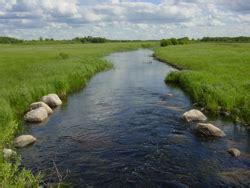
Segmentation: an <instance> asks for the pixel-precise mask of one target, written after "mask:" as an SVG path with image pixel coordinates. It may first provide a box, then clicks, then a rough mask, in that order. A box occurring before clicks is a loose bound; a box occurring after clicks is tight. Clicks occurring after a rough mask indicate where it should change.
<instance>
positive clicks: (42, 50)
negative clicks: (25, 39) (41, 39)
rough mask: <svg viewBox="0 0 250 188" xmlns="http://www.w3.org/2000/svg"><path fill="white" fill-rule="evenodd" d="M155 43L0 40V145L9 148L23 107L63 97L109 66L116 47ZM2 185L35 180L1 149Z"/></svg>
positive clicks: (125, 48)
mask: <svg viewBox="0 0 250 188" xmlns="http://www.w3.org/2000/svg"><path fill="white" fill-rule="evenodd" d="M148 44H150V45H151V44H152V45H156V43H149V42H146V43H145V42H131V43H104V44H70V45H67V44H59V45H0V49H1V50H0V67H1V68H0V76H1V81H0V86H1V87H0V106H1V109H0V125H1V130H0V149H1V150H2V149H3V148H4V147H11V148H12V147H13V146H12V139H13V136H14V135H16V132H17V130H18V129H19V130H20V129H21V126H20V125H21V122H22V116H23V114H24V112H25V110H26V108H27V106H28V105H29V104H30V103H31V102H34V101H37V100H39V99H40V98H41V96H43V95H46V94H48V93H57V94H59V95H60V96H61V97H66V96H67V94H69V93H70V92H72V91H75V90H77V89H79V88H81V87H83V86H84V85H86V83H87V81H88V80H89V79H90V78H91V77H92V76H93V75H94V74H95V73H97V72H99V71H103V70H105V69H108V68H110V67H111V65H110V64H109V63H107V62H106V61H105V60H103V59H102V57H103V56H105V55H107V54H109V53H111V52H115V51H125V50H132V49H137V48H140V47H142V45H146V46H148ZM0 153H1V154H0V182H1V184H0V185H1V187H16V186H18V187H25V186H27V185H35V184H37V183H38V182H39V178H38V177H34V176H33V175H32V174H31V173H30V172H29V171H27V170H24V169H23V170H20V169H18V163H17V164H16V165H12V164H11V163H8V162H5V161H4V159H3V155H2V152H0Z"/></svg>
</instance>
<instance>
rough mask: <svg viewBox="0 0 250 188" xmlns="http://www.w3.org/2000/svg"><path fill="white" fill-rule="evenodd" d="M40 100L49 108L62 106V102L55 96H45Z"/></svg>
mask: <svg viewBox="0 0 250 188" xmlns="http://www.w3.org/2000/svg"><path fill="white" fill-rule="evenodd" d="M41 100H42V101H43V102H44V103H46V104H47V105H49V106H50V107H51V108H55V107H57V106H60V105H62V101H61V99H60V98H59V97H58V95H57V94H48V95H46V96H43V97H42V99H41Z"/></svg>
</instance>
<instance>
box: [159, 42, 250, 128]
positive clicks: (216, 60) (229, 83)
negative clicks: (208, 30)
mask: <svg viewBox="0 0 250 188" xmlns="http://www.w3.org/2000/svg"><path fill="white" fill-rule="evenodd" d="M249 52H250V44H249V43H246V44H237V43H228V44H226V43H224V44H216V43H213V44H212V43H197V44H190V45H179V46H169V47H164V48H158V49H157V50H156V51H155V56H156V57H157V58H158V59H160V60H162V61H165V62H167V63H169V64H172V65H174V66H175V67H177V68H180V69H182V71H176V72H172V73H171V74H169V75H168V76H167V77H166V82H172V83H173V82H174V83H177V84H179V85H180V86H181V87H182V88H183V89H184V90H185V91H187V93H188V94H189V95H190V96H191V98H192V100H193V101H194V102H197V103H199V104H200V105H201V106H204V107H205V108H206V109H207V110H209V111H211V112H214V113H217V112H218V110H220V111H227V112H230V113H231V116H232V117H233V118H234V119H235V120H237V119H238V120H241V121H244V122H245V123H247V124H249V123H250V53H249Z"/></svg>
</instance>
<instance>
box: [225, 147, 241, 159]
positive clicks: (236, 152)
mask: <svg viewBox="0 0 250 188" xmlns="http://www.w3.org/2000/svg"><path fill="white" fill-rule="evenodd" d="M227 152H228V153H229V154H231V155H232V156H233V157H239V156H240V150H238V149H237V148H230V149H228V150H227Z"/></svg>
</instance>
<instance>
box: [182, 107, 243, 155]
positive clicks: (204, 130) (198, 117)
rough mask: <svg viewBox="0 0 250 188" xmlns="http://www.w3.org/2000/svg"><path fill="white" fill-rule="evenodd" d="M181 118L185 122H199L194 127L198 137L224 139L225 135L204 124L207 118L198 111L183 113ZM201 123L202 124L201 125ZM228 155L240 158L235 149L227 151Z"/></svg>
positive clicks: (216, 128)
mask: <svg viewBox="0 0 250 188" xmlns="http://www.w3.org/2000/svg"><path fill="white" fill-rule="evenodd" d="M182 118H183V119H185V120H186V121H187V122H199V123H197V124H196V126H195V128H194V129H195V132H196V134H198V135H201V136H204V137H217V138H218V137H224V136H226V134H225V133H224V132H223V131H222V130H221V129H219V128H218V127H216V126H215V125H213V124H211V123H204V121H206V120H207V117H206V116H205V115H204V114H203V113H202V112H201V111H199V110H196V109H192V110H189V111H187V112H185V113H184V114H183V115H182ZM201 122H202V123H201ZM228 153H229V154H231V155H232V156H234V157H239V156H240V151H239V150H238V149H236V148H231V149H228Z"/></svg>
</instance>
